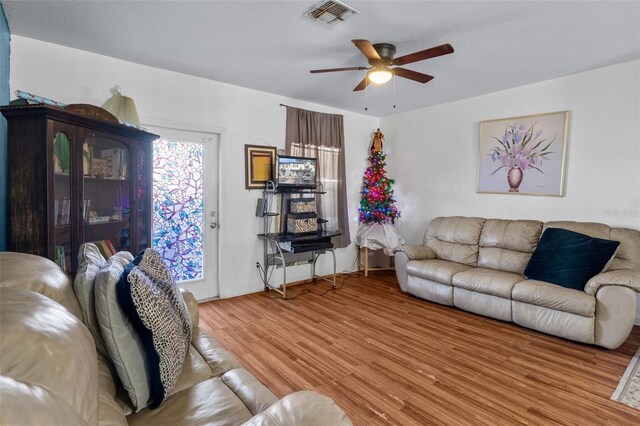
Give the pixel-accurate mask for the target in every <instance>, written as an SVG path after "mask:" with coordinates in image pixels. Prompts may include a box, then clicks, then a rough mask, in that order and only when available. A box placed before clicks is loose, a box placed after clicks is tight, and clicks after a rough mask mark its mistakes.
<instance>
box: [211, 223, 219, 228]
mask: <svg viewBox="0 0 640 426" xmlns="http://www.w3.org/2000/svg"><path fill="white" fill-rule="evenodd" d="M209 226H211V229H216V228H219V227H220V225H218V224H217V223H215V222H211V224H210V225H209Z"/></svg>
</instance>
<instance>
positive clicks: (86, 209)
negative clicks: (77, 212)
mask: <svg viewBox="0 0 640 426" xmlns="http://www.w3.org/2000/svg"><path fill="white" fill-rule="evenodd" d="M90 212H91V200H82V219H83V220H84V222H85V223H88V222H89V213H90Z"/></svg>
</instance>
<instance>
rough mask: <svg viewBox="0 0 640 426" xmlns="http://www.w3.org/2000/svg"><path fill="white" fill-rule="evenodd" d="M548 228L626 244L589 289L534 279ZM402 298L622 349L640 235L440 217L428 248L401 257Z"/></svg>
mask: <svg viewBox="0 0 640 426" xmlns="http://www.w3.org/2000/svg"><path fill="white" fill-rule="evenodd" d="M546 228H565V229H569V230H571V231H575V232H580V233H582V234H587V235H590V236H592V237H596V238H604V239H610V240H616V241H620V246H619V248H618V251H617V252H616V254H615V257H614V259H613V261H612V262H611V263H610V264H609V265H608V267H607V268H606V271H604V272H602V273H600V274H599V275H596V276H595V277H593V278H592V279H591V280H589V282H588V283H587V284H586V286H585V289H584V291H579V290H573V289H567V288H564V287H560V286H557V285H553V284H550V283H546V282H543V281H536V280H528V279H527V278H526V277H525V276H524V275H523V272H524V269H525V268H526V266H527V263H528V262H529V258H530V257H531V254H532V253H533V251H534V250H535V248H536V244H537V242H538V240H539V238H540V236H541V235H542V232H543V231H544V229H546ZM396 274H397V277H398V281H399V283H400V288H401V289H402V291H404V292H408V293H410V294H413V295H414V296H417V297H420V298H422V299H427V300H430V301H433V302H437V303H441V304H444V305H450V306H456V307H458V308H460V309H464V310H465V311H470V312H473V313H476V314H479V315H484V316H488V317H492V318H496V319H499V320H502V321H510V322H514V323H516V324H519V325H521V326H524V327H528V328H531V329H534V330H538V331H542V332H545V333H549V334H553V335H555V336H560V337H564V338H566V339H571V340H575V341H578V342H583V343H589V344H595V345H599V346H604V347H606V348H611V349H613V348H617V347H618V346H620V345H621V344H622V343H623V342H624V341H625V340H626V338H627V337H628V336H629V333H630V332H631V329H632V327H633V323H634V320H635V315H636V295H635V292H640V232H639V231H637V230H633V229H627V228H611V227H609V226H607V225H603V224H600V223H583V222H547V223H542V222H538V221H533V220H502V219H483V218H479V217H459V216H456V217H438V218H436V219H434V220H433V221H431V223H430V224H429V226H428V227H427V231H426V233H425V236H424V243H423V244H422V245H412V246H410V245H407V246H402V247H401V248H399V249H398V250H397V251H396Z"/></svg>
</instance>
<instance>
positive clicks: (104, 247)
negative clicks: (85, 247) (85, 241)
mask: <svg viewBox="0 0 640 426" xmlns="http://www.w3.org/2000/svg"><path fill="white" fill-rule="evenodd" d="M91 242H92V243H93V244H95V245H96V247H98V250H100V253H102V255H103V256H104V258H105V259H108V258H110V257H111V256H113V255H114V254H116V252H117V250H116V248H115V247H114V245H113V243H112V242H111V241H110V240H96V241H91Z"/></svg>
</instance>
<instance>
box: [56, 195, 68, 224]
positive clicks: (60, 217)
mask: <svg viewBox="0 0 640 426" xmlns="http://www.w3.org/2000/svg"><path fill="white" fill-rule="evenodd" d="M70 216H71V200H67V199H66V198H65V199H63V200H53V224H54V225H55V226H58V225H68V224H69V221H70Z"/></svg>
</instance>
